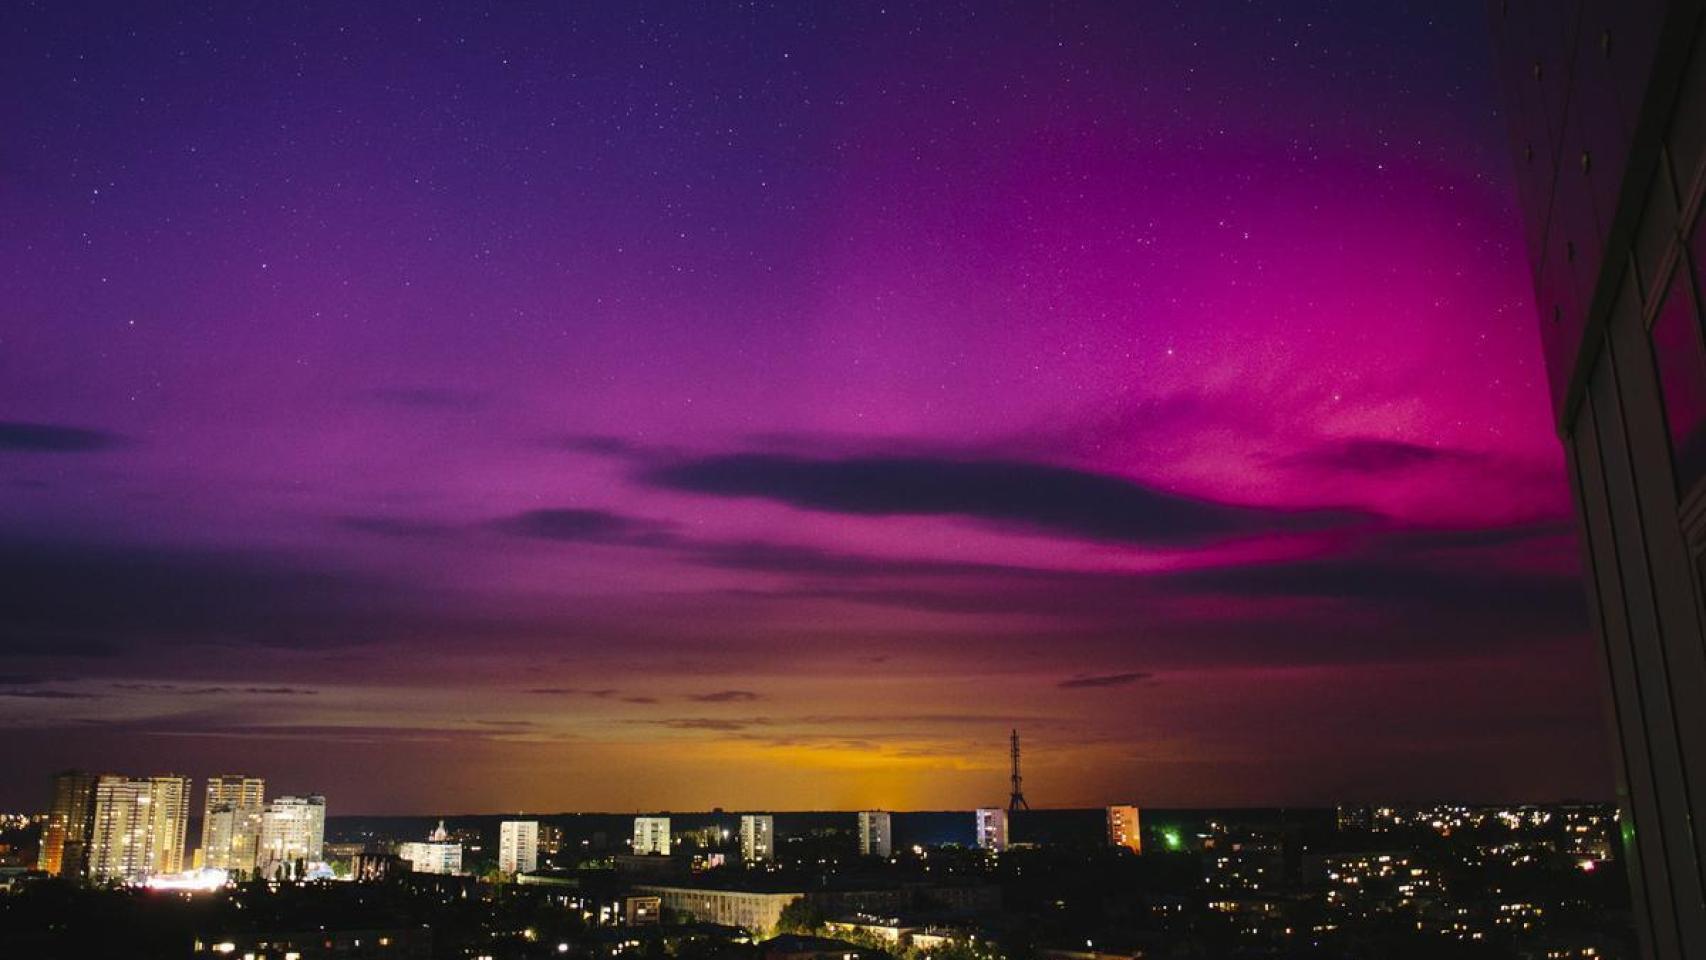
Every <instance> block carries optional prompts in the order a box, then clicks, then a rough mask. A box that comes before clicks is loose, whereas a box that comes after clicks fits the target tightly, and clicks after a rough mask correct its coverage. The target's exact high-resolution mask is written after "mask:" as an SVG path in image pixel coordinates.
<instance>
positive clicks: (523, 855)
mask: <svg viewBox="0 0 1706 960" xmlns="http://www.w3.org/2000/svg"><path fill="white" fill-rule="evenodd" d="M537 869H539V821H537V820H505V821H504V822H503V823H500V824H498V870H499V871H500V872H502V873H505V874H517V873H532V872H533V871H535V870H537Z"/></svg>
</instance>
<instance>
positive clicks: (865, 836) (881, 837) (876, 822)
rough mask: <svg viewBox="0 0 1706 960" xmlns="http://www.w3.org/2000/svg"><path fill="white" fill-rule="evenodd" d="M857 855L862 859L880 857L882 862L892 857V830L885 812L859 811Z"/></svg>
mask: <svg viewBox="0 0 1706 960" xmlns="http://www.w3.org/2000/svg"><path fill="white" fill-rule="evenodd" d="M859 855H860V856H862V857H881V858H883V859H884V860H887V859H888V858H889V857H892V856H894V830H893V828H892V826H891V825H890V822H889V815H888V814H887V813H886V812H884V811H882V810H861V811H860V812H859Z"/></svg>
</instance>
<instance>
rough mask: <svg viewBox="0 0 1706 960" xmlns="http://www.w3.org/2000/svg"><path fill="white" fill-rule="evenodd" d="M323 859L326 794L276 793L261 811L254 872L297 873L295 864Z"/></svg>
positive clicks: (266, 874) (304, 865)
mask: <svg viewBox="0 0 1706 960" xmlns="http://www.w3.org/2000/svg"><path fill="white" fill-rule="evenodd" d="M325 859H326V798H325V797H322V796H319V795H314V796H307V797H278V798H275V799H274V800H273V801H272V802H271V803H269V804H267V805H266V808H265V809H264V810H263V811H262V812H261V833H260V842H259V844H258V845H257V849H256V851H255V873H256V875H257V876H265V877H277V876H280V875H281V874H282V875H289V876H296V875H297V870H298V865H299V864H300V865H301V866H303V867H306V866H307V865H308V864H310V863H320V862H322V861H324V860H325Z"/></svg>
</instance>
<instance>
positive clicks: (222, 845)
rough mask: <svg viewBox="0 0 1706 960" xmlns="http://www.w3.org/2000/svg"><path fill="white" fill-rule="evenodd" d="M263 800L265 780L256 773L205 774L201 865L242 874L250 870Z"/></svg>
mask: <svg viewBox="0 0 1706 960" xmlns="http://www.w3.org/2000/svg"><path fill="white" fill-rule="evenodd" d="M265 804H266V781H264V780H262V779H261V778H260V777H245V776H242V775H238V774H222V775H220V776H217V777H208V778H207V796H206V797H205V798H204V799H203V801H202V816H201V865H202V866H204V867H210V868H215V869H219V870H228V871H233V872H239V873H245V874H246V873H248V872H249V871H251V870H253V869H254V867H255V859H256V855H257V852H258V851H259V849H260V837H261V813H262V809H263V807H264V806H265Z"/></svg>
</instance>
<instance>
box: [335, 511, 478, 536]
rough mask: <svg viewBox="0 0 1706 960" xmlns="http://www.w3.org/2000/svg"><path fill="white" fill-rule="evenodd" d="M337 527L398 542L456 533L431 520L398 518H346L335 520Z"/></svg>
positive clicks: (448, 527)
mask: <svg viewBox="0 0 1706 960" xmlns="http://www.w3.org/2000/svg"><path fill="white" fill-rule="evenodd" d="M336 522H337V524H338V526H340V527H343V528H344V529H346V530H355V531H357V532H359V533H371V534H374V535H375V536H380V537H394V538H397V539H400V540H433V539H438V538H442V537H448V536H450V535H451V534H453V533H455V532H456V528H455V527H452V526H450V525H449V524H443V523H435V522H433V521H431V520H406V519H402V518H399V517H362V516H347V517H338V518H336Z"/></svg>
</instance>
